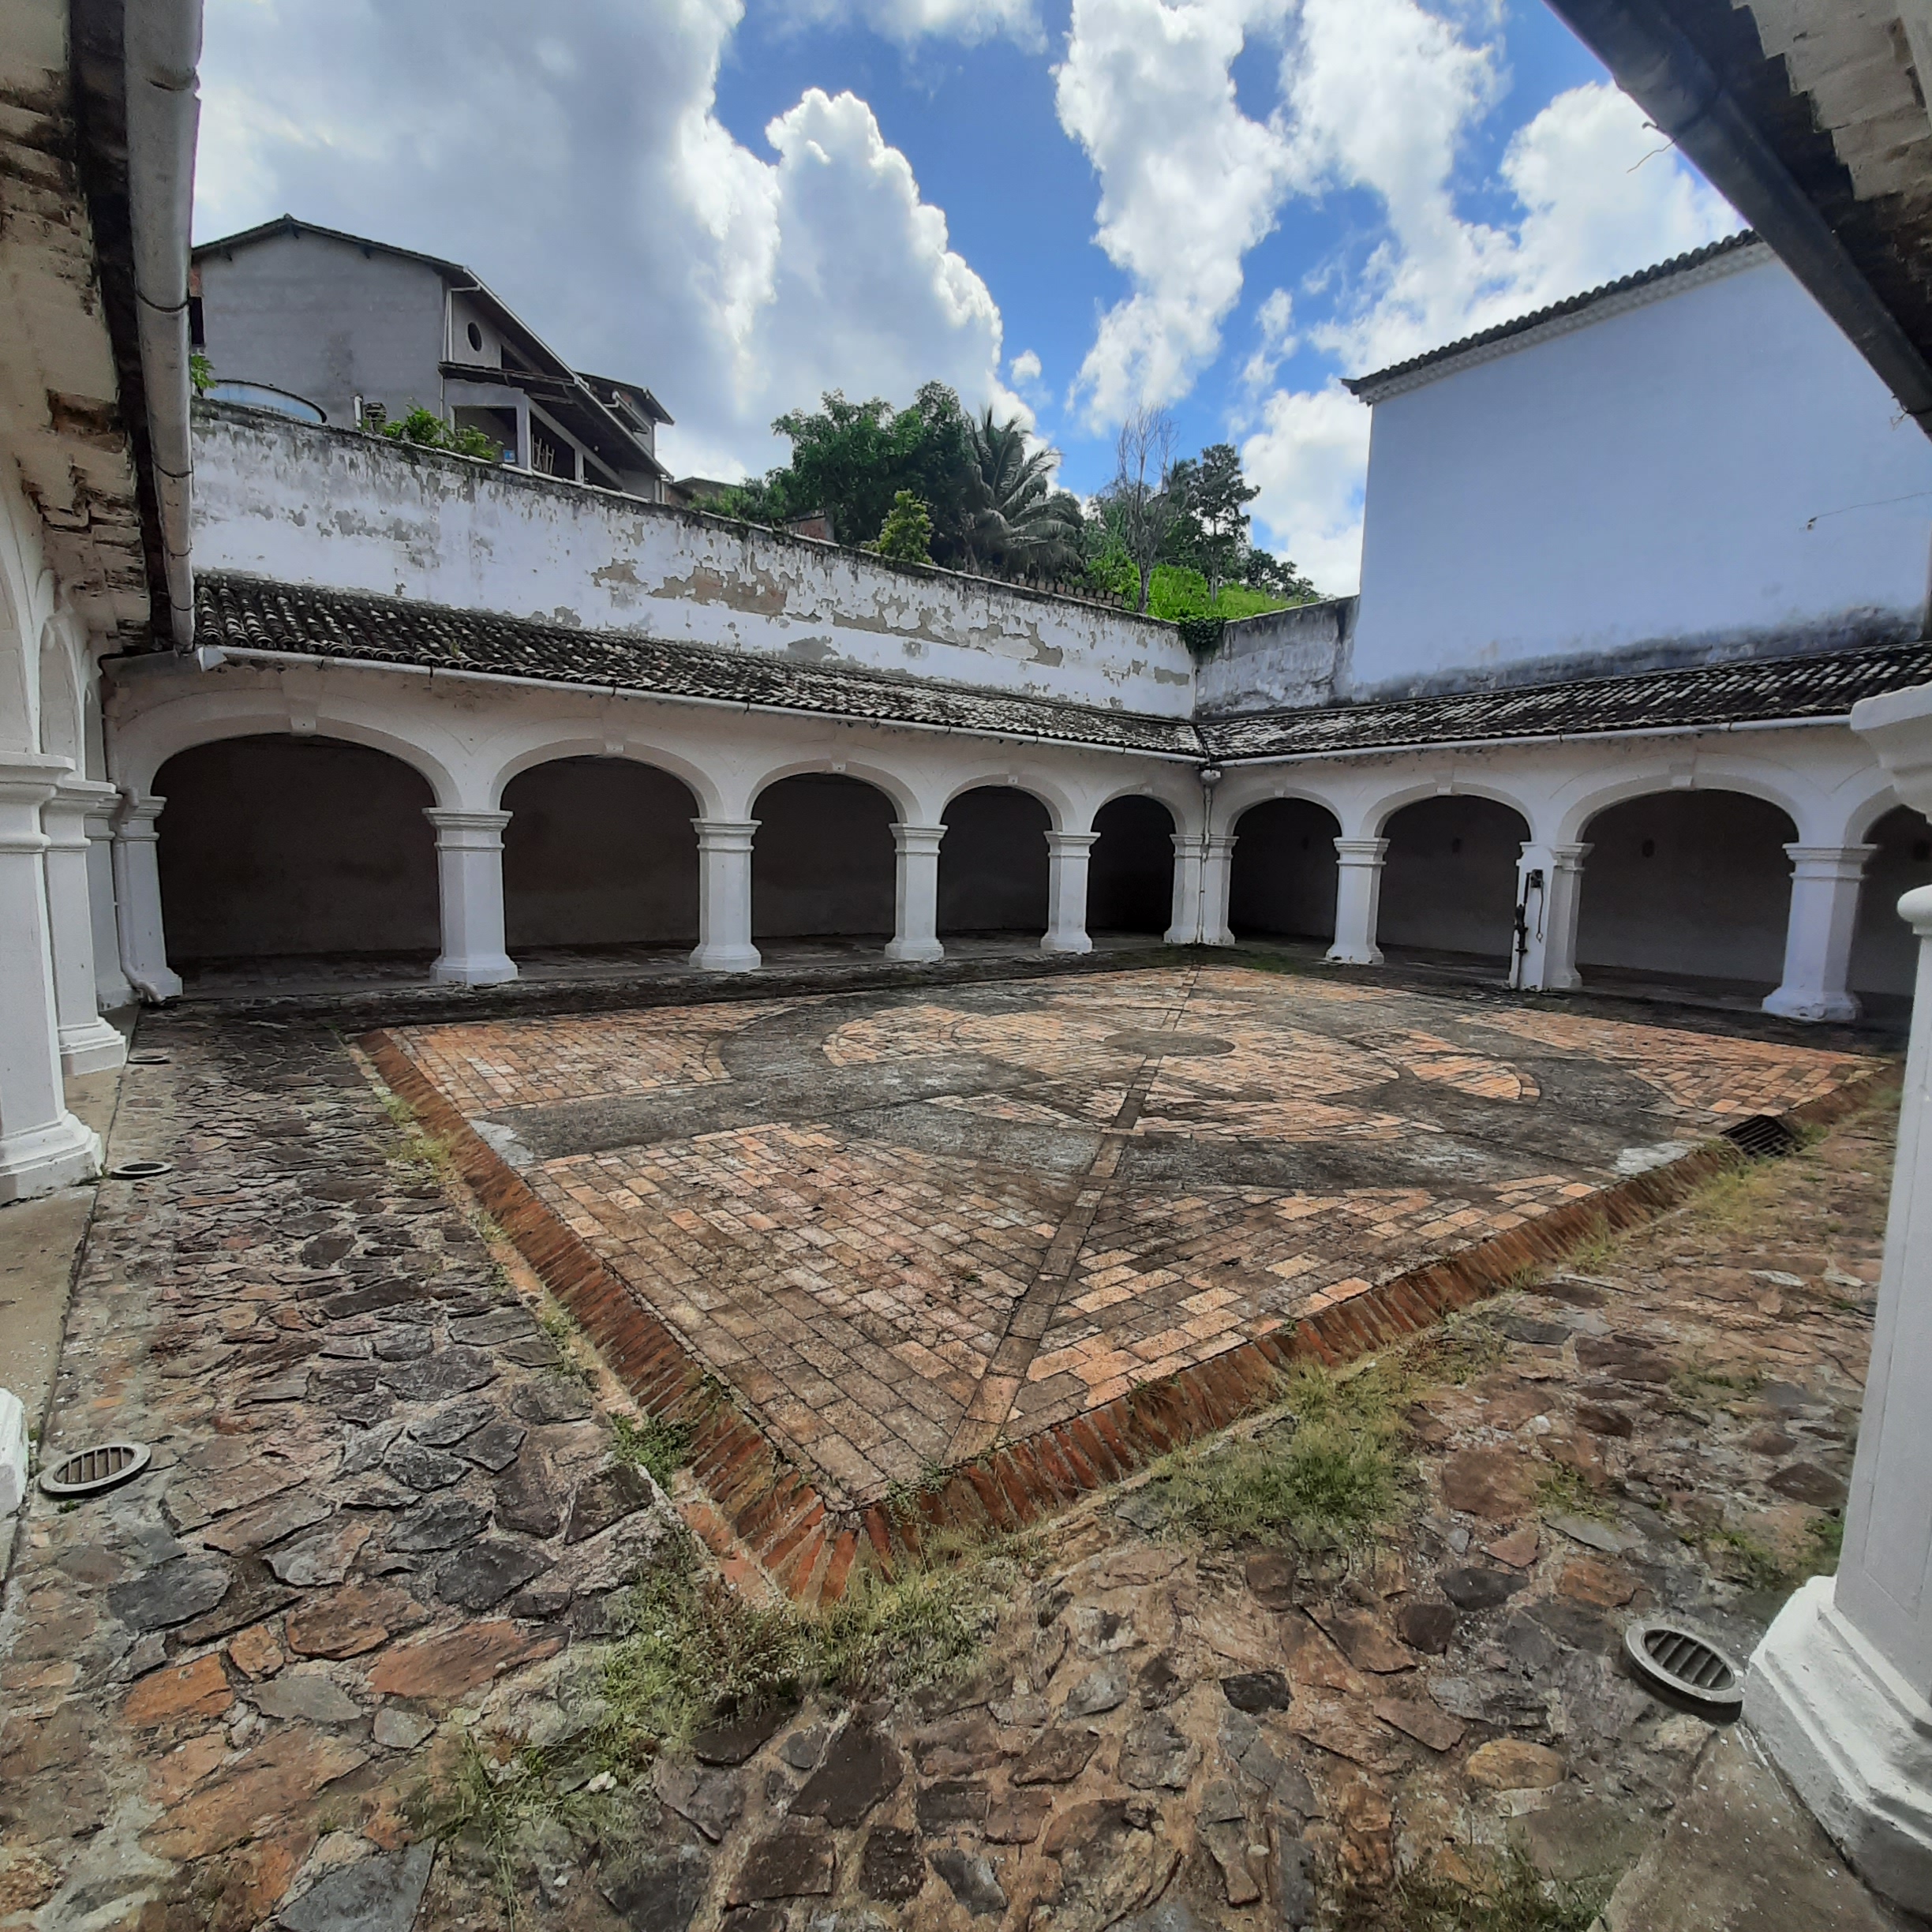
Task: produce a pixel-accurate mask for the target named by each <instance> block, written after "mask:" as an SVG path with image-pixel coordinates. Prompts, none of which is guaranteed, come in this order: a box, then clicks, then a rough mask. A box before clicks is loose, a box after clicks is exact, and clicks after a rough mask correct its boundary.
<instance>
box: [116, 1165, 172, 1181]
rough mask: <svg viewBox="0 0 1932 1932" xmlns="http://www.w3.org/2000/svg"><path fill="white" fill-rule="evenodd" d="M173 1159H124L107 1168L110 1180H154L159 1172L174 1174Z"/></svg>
mask: <svg viewBox="0 0 1932 1932" xmlns="http://www.w3.org/2000/svg"><path fill="white" fill-rule="evenodd" d="M173 1172H174V1163H173V1162H172V1161H123V1162H122V1163H121V1165H120V1166H118V1167H110V1168H109V1169H108V1170H107V1178H108V1179H109V1180H110V1181H152V1180H153V1179H154V1178H155V1176H156V1175H157V1174H172V1173H173Z"/></svg>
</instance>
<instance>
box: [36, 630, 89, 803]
mask: <svg viewBox="0 0 1932 1932" xmlns="http://www.w3.org/2000/svg"><path fill="white" fill-rule="evenodd" d="M39 672H40V749H41V750H42V751H43V752H44V753H45V754H47V756H48V757H49V758H67V759H69V760H70V761H71V762H72V763H73V768H74V769H75V771H76V772H77V773H80V772H84V771H85V769H86V767H87V750H86V747H85V746H84V745H83V743H81V739H80V717H81V706H80V687H79V684H78V683H77V680H76V677H75V672H74V651H73V643H72V641H71V640H70V638H69V637H68V635H67V627H66V625H65V624H63V623H62V622H61V621H60V620H59V619H58V618H54V617H50V618H49V619H48V620H47V622H46V623H44V624H43V625H42V626H41V627H40V666H39Z"/></svg>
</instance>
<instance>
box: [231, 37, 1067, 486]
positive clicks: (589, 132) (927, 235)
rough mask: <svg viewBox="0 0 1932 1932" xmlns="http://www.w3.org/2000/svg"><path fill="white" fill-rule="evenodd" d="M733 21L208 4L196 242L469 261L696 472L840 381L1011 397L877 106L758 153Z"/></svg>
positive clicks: (714, 469)
mask: <svg viewBox="0 0 1932 1932" xmlns="http://www.w3.org/2000/svg"><path fill="white" fill-rule="evenodd" d="M742 12H743V8H742V4H741V0H650V4H649V5H646V6H638V5H635V4H634V0H585V3H584V4H582V5H581V6H578V7H576V8H575V9H571V13H569V15H568V16H567V20H568V25H567V27H565V26H564V25H561V24H560V18H561V17H560V16H558V15H557V14H556V13H552V12H548V11H546V12H545V13H542V14H541V15H539V14H538V13H537V12H535V11H534V10H533V9H530V8H529V7H528V6H525V5H523V4H522V0H472V5H471V6H470V7H469V8H467V9H466V13H465V17H464V28H463V31H462V32H461V33H460V34H451V32H449V31H448V14H447V9H445V8H444V7H443V6H440V5H437V4H436V0H210V4H209V6H208V21H207V36H206V43H205V51H204V59H203V65H202V75H203V81H204V90H203V95H204V108H203V114H202V137H201V158H200V176H199V180H198V183H197V233H198V234H200V235H201V236H203V237H204V238H206V237H208V236H212V235H215V234H223V233H225V232H229V231H231V230H234V229H236V228H239V227H245V226H248V225H249V224H252V223H255V222H257V221H260V220H264V219H268V217H270V216H272V215H276V214H279V213H280V212H283V210H284V209H286V210H288V211H290V212H294V213H295V214H297V215H301V216H305V217H306V218H307V219H310V220H313V221H315V222H318V223H323V224H325V225H327V226H329V227H339V228H346V229H349V230H352V231H354V232H357V233H361V234H371V235H373V236H375V237H376V238H379V239H381V240H384V241H393V242H396V243H399V244H401V245H403V246H406V247H411V248H417V249H422V250H424V251H425V252H426V253H432V254H436V255H440V256H449V257H451V258H453V259H455V260H459V261H461V262H463V263H464V264H466V265H467V266H468V267H470V268H473V269H474V270H475V271H476V272H477V274H478V275H481V276H482V277H483V279H485V281H487V282H488V283H490V284H491V286H493V287H494V288H495V289H496V290H497V292H498V293H499V294H500V295H502V296H503V297H504V299H505V300H507V301H509V302H510V303H511V305H512V306H513V307H515V308H516V309H518V310H519V313H522V315H523V316H524V317H525V319H526V320H528V321H529V322H530V324H532V326H534V328H537V330H538V331H540V332H541V334H543V335H545V338H546V339H548V340H549V342H550V343H551V344H552V346H553V347H555V348H556V349H557V350H559V351H560V353H562V354H565V355H567V356H569V357H570V358H571V359H572V360H573V361H576V362H577V363H578V365H580V366H582V367H585V368H591V369H600V370H602V371H605V373H610V374H612V375H620V376H630V377H631V378H633V379H634V380H638V381H642V382H647V383H649V384H650V385H651V387H652V388H653V390H654V391H656V392H657V395H660V396H661V398H662V399H664V402H665V405H666V406H667V407H668V409H669V410H671V413H672V415H673V416H675V417H676V418H677V419H678V420H677V426H676V429H672V430H669V431H667V432H665V453H666V455H667V459H668V460H669V461H670V462H672V464H673V466H675V467H676V468H678V469H679V470H695V471H698V472H700V473H703V474H727V475H729V474H737V473H738V472H739V470H741V469H743V468H744V467H746V466H749V467H751V468H754V469H755V468H759V467H762V466H764V465H766V464H767V463H769V462H772V461H773V460H776V459H777V458H779V457H780V456H781V455H783V445H782V444H779V443H777V442H776V441H775V440H774V439H773V438H772V437H771V436H770V435H769V428H768V425H769V422H770V421H771V419H772V417H774V416H776V415H777V414H779V413H780V412H781V411H782V410H786V409H789V408H792V407H795V406H801V405H806V406H808V405H810V404H811V403H813V402H815V401H816V400H817V398H818V394H819V391H821V390H822V389H826V388H835V387H836V388H844V390H845V391H847V393H848V394H849V395H887V396H889V397H890V398H892V399H893V400H895V401H897V402H905V401H907V400H908V399H910V397H911V395H912V391H913V389H914V388H915V387H916V386H917V385H918V384H919V383H920V382H923V381H925V380H930V379H932V378H934V377H936V378H938V379H939V380H942V381H946V382H949V383H952V384H953V385H954V386H955V387H957V388H958V389H959V391H960V394H961V395H962V396H963V397H964V399H966V401H967V402H968V403H969V404H971V405H975V406H976V405H978V404H980V403H983V402H998V403H999V404H1000V405H1001V406H1002V407H1005V408H1012V407H1014V406H1016V405H1017V399H1016V398H1014V397H1013V396H1012V395H1010V393H1009V391H1007V390H1006V389H1005V387H1004V385H1002V383H1001V382H1000V380H999V374H998V372H999V368H1000V363H1001V358H1002V340H1001V318H1000V313H999V309H998V306H997V305H996V304H995V303H994V300H993V298H992V296H991V294H990V292H989V291H988V290H987V286H986V284H985V283H983V281H982V280H981V279H980V278H979V276H978V275H976V274H975V272H974V271H973V270H972V268H970V267H969V266H968V264H967V263H966V262H965V261H964V260H962V259H961V257H960V256H959V255H957V253H954V252H953V249H951V247H950V246H949V239H948V235H947V230H946V222H945V215H944V214H943V213H942V212H941V211H940V210H939V209H938V208H934V207H932V206H930V204H927V203H926V202H925V201H924V200H923V199H922V198H921V196H920V194H919V185H918V183H917V182H916V181H915V179H914V178H913V174H912V169H911V167H910V166H909V165H908V163H907V161H906V159H905V157H904V155H902V154H900V152H898V151H897V149H895V148H892V147H890V146H889V145H888V144H886V140H885V139H884V137H882V134H881V133H880V130H879V128H878V122H877V121H876V120H875V118H874V116H873V114H872V111H871V109H870V108H869V107H867V105H866V103H864V102H863V101H862V100H860V99H858V98H856V96H855V95H851V94H841V95H836V96H833V95H826V94H825V93H823V92H819V91H818V90H817V89H815V88H814V89H812V90H810V91H808V92H806V93H805V94H804V95H803V96H802V98H801V99H799V102H798V103H797V105H796V106H795V107H792V109H790V110H788V112H786V113H784V114H781V115H779V116H778V117H777V118H775V119H774V120H773V122H771V123H770V125H769V127H768V128H767V129H766V140H767V141H768V142H769V146H770V152H769V155H760V154H758V153H754V152H752V151H751V149H750V148H746V147H745V146H743V145H742V144H739V142H738V141H736V140H735V139H734V138H733V137H732V135H731V133H729V131H728V129H726V128H725V126H724V125H722V123H721V122H720V121H719V120H718V119H717V115H716V113H715V111H714V107H715V98H716V84H717V71H718V65H719V62H720V60H721V58H722V57H723V55H724V53H725V49H726V47H728V43H729V41H730V39H731V37H732V34H733V32H735V31H736V28H737V26H738V24H739V19H740V17H741V15H742ZM540 21H541V24H539V23H540ZM1021 407H1022V409H1023V410H1024V406H1021ZM1028 421H1031V416H1030V414H1028Z"/></svg>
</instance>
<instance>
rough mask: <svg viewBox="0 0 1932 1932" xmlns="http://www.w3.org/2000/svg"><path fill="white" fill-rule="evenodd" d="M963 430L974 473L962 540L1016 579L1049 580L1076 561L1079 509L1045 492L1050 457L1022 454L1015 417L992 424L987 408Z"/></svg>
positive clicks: (1044, 452)
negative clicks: (975, 485) (974, 483)
mask: <svg viewBox="0 0 1932 1932" xmlns="http://www.w3.org/2000/svg"><path fill="white" fill-rule="evenodd" d="M967 433H968V440H969V443H970V445H971V450H972V466H973V468H974V470H975V472H976V473H977V477H978V483H979V488H978V489H977V490H976V491H975V492H974V494H975V498H976V500H975V502H974V503H973V504H972V507H971V508H970V509H969V511H968V519H967V541H968V545H969V546H970V548H971V549H972V551H973V552H975V554H976V555H977V556H980V557H983V558H984V559H985V560H987V562H988V563H990V564H994V565H995V566H996V567H1000V568H1002V569H1004V570H1005V571H1009V572H1012V573H1013V574H1016V575H1021V576H1029V577H1035V578H1051V577H1054V576H1058V575H1059V574H1060V573H1061V571H1067V570H1071V569H1073V568H1075V567H1077V566H1078V564H1079V562H1080V521H1081V519H1080V505H1079V504H1078V503H1077V502H1076V501H1075V500H1074V499H1073V497H1072V496H1070V495H1069V494H1068V492H1066V491H1065V490H1056V489H1054V487H1053V472H1054V463H1055V460H1056V452H1055V451H1054V450H1052V449H1051V448H1050V447H1048V446H1047V444H1039V446H1038V447H1036V448H1034V449H1032V450H1031V451H1029V450H1028V447H1027V432H1026V431H1025V429H1024V428H1022V427H1021V425H1020V422H1019V421H1018V420H1017V418H1011V419H1009V420H1008V421H1005V422H1003V423H1002V422H995V421H994V420H993V411H992V409H991V408H990V406H989V407H988V408H987V409H986V410H984V411H983V413H982V414H980V415H979V416H978V417H969V418H968V421H967Z"/></svg>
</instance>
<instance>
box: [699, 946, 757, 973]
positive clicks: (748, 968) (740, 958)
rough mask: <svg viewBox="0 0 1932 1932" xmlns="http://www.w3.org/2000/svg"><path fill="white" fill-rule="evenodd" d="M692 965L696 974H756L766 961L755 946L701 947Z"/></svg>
mask: <svg viewBox="0 0 1932 1932" xmlns="http://www.w3.org/2000/svg"><path fill="white" fill-rule="evenodd" d="M764 963H765V960H764V957H763V955H762V953H760V952H759V951H758V948H757V947H756V946H754V945H701V946H699V947H698V948H697V949H695V951H694V952H693V953H692V954H691V968H692V970H693V971H694V972H757V971H758V968H759V967H761V966H762V965H763V964H764Z"/></svg>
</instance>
